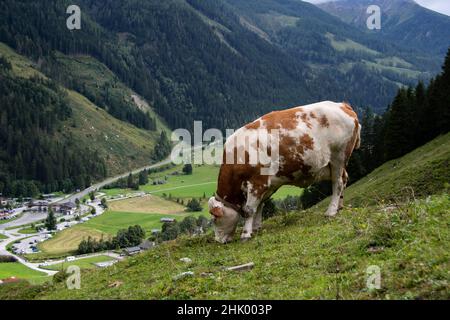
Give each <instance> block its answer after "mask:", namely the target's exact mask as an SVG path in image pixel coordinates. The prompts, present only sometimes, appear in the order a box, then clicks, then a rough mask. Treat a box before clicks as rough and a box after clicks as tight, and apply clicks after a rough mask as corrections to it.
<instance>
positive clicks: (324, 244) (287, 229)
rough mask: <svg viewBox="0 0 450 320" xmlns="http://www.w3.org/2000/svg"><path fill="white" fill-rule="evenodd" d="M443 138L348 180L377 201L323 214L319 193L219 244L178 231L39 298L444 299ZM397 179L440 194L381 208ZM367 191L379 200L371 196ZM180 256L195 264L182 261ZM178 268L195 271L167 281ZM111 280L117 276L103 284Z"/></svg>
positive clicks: (447, 237)
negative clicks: (313, 205) (74, 285)
mask: <svg viewBox="0 0 450 320" xmlns="http://www.w3.org/2000/svg"><path fill="white" fill-rule="evenodd" d="M449 137H450V135H446V136H444V137H440V138H438V139H436V140H434V141H433V142H431V143H430V144H428V145H426V146H424V147H422V148H419V149H418V150H416V151H414V152H412V153H410V154H408V155H406V156H405V157H403V158H402V159H399V160H396V161H393V162H389V163H387V164H384V165H383V166H381V167H380V168H378V169H377V170H376V171H374V172H373V173H372V174H371V175H369V176H368V177H367V178H365V179H364V180H362V181H360V182H359V183H356V184H354V185H352V186H350V187H349V188H348V190H347V195H348V201H350V202H351V203H352V204H353V205H355V204H357V203H360V204H363V203H362V201H361V200H362V197H368V198H369V200H368V204H370V203H371V202H372V203H375V205H371V206H365V205H362V206H360V207H357V208H351V207H346V209H345V210H343V211H342V212H341V213H340V214H339V215H338V216H337V217H336V218H334V219H329V218H326V217H324V216H323V210H322V209H321V208H322V207H324V206H325V205H326V204H327V201H328V200H326V201H325V202H324V204H321V205H319V209H311V210H308V211H305V212H300V213H291V214H287V215H283V216H278V217H275V218H273V219H270V220H268V221H266V222H265V224H264V229H263V231H262V232H261V233H260V234H258V235H257V236H256V237H255V238H254V239H252V240H251V241H250V242H248V243H244V244H242V243H240V242H239V241H237V240H236V241H234V242H232V243H230V244H228V245H220V244H217V243H215V242H214V241H213V240H212V237H211V235H208V236H204V237H199V238H194V239H180V240H178V241H175V242H171V243H167V244H165V245H162V246H160V247H158V248H156V249H154V250H152V251H150V252H147V253H145V254H142V255H138V256H135V257H132V258H129V259H127V260H126V261H124V262H119V263H118V264H116V265H115V266H113V267H111V268H108V269H107V270H99V271H95V272H90V273H84V274H83V278H82V279H83V286H82V288H81V290H76V292H74V291H69V290H66V289H65V288H64V287H63V286H56V287H50V288H47V289H45V291H44V292H43V293H41V294H40V295H39V296H38V298H44V299H49V298H51V299H74V298H75V299H78V298H81V299H96V298H122V299H131V298H137V299H149V298H150V299H151V298H156V299H162V298H169V299H181V298H188V299H191V298H192V299H199V298H206V299H220V298H231V299H235V298H243V299H258V298H259V299H262V298H269V299H320V298H329V299H334V298H348V299H361V298H380V299H392V298H401V299H408V298H444V299H449V298H450V290H449V289H448V285H449V281H450V277H449V272H448V270H449V268H450V265H449V261H450V255H449V252H448V245H449V243H450V234H449V230H450V229H449V225H450V215H449V213H450V212H449V207H450V198H449V196H448V194H443V193H442V192H444V190H445V187H444V183H443V181H445V180H446V181H448V180H449V176H448V170H444V171H442V167H443V166H444V164H445V163H446V162H448V160H449V153H448V150H449V148H450V143H449ZM394 163H397V167H395V168H394V167H393V164H394ZM446 167H447V166H445V168H446ZM425 178H426V179H425ZM403 186H413V187H415V188H417V192H416V195H421V196H425V195H426V194H428V193H436V194H437V195H435V196H431V197H426V198H423V199H422V200H415V201H410V202H405V203H403V204H398V205H397V206H396V207H393V208H388V209H386V207H387V204H392V202H391V201H390V200H389V199H392V198H396V197H397V196H398V192H399V191H401V190H402V188H403ZM371 193H376V194H377V196H378V197H379V198H380V199H385V200H384V201H382V200H380V201H379V202H375V201H374V200H371V199H370V198H371V196H370V195H371ZM182 257H190V258H191V259H192V260H193V263H192V264H191V265H186V264H185V263H182V262H180V261H179V259H180V258H182ZM250 261H252V262H254V263H255V267H254V269H253V270H251V271H249V272H243V273H233V272H227V271H225V270H224V269H223V267H226V266H234V265H237V264H241V263H247V262H250ZM371 265H377V266H379V267H380V270H381V289H380V290H376V291H369V290H368V289H367V288H366V285H365V284H366V280H367V275H366V270H367V268H368V267H369V266H371ZM184 271H193V272H194V273H195V274H194V276H193V277H188V278H184V279H181V280H177V281H175V280H173V277H174V276H176V275H177V274H179V273H181V272H184ZM202 272H207V273H212V274H211V275H206V276H204V275H203V276H202V275H201V274H202ZM115 281H121V282H123V284H122V285H121V286H119V287H117V288H110V287H109V284H111V283H112V282H115ZM23 294H25V295H27V294H29V291H25V292H24V293H23Z"/></svg>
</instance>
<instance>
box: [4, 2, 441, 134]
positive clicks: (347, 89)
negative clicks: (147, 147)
mask: <svg viewBox="0 0 450 320" xmlns="http://www.w3.org/2000/svg"><path fill="white" fill-rule="evenodd" d="M69 4H70V2H69V1H66V0H52V1H49V2H46V3H45V4H44V3H43V2H42V1H36V0H34V1H23V0H22V1H14V2H2V3H1V4H0V30H1V31H2V32H0V41H3V42H5V43H7V44H8V45H10V46H11V47H13V48H14V49H16V50H17V51H18V52H19V53H21V54H24V55H26V56H28V57H30V58H32V59H33V60H34V61H36V62H38V61H39V62H40V63H39V65H40V66H41V68H42V71H43V72H44V73H45V74H47V75H49V76H51V77H52V78H55V79H59V81H61V82H62V83H63V84H64V85H66V86H67V87H69V88H71V89H74V90H76V91H78V92H80V93H82V94H86V95H87V96H88V97H89V99H90V100H91V101H94V102H95V103H97V104H98V105H99V106H100V107H102V108H105V110H107V111H108V112H109V113H111V114H112V115H114V116H116V117H118V118H119V119H121V120H126V121H129V122H130V121H131V122H132V123H133V119H136V118H137V119H138V120H134V124H135V125H140V126H142V124H141V122H142V121H141V119H142V114H141V113H137V114H136V115H135V113H136V111H135V110H129V111H127V112H126V113H125V114H120V113H119V112H118V110H120V109H122V108H126V109H129V108H127V106H126V105H125V106H122V105H120V104H119V103H115V104H114V105H113V106H111V103H110V102H109V101H108V100H107V99H106V98H105V97H104V96H105V95H106V92H107V90H106V89H103V90H102V91H101V92H100V94H97V96H96V97H91V95H90V94H88V93H86V92H85V91H84V88H83V84H82V83H79V82H80V80H79V79H78V78H77V77H66V74H68V72H67V71H66V70H65V67H64V66H61V64H60V63H59V61H58V59H57V54H56V52H61V53H63V54H64V55H67V56H77V55H84V56H91V57H93V58H95V59H97V60H98V61H99V62H101V63H103V64H104V65H105V66H107V67H108V68H109V69H110V70H111V71H112V72H113V73H114V74H115V75H116V76H117V78H118V79H119V80H120V81H121V82H123V83H124V84H125V85H127V86H128V87H130V88H132V89H133V90H134V91H136V92H137V93H138V94H140V95H141V96H142V97H144V98H145V99H146V100H147V101H148V102H149V104H150V105H151V106H152V107H153V109H154V110H155V111H156V112H157V113H158V114H159V115H160V116H161V117H163V118H164V119H165V120H166V122H167V123H168V125H169V126H170V127H171V128H178V127H185V128H190V127H191V126H192V122H193V120H202V121H203V122H204V126H207V127H218V128H227V127H237V126H240V125H242V124H243V123H244V122H246V121H248V120H250V119H252V118H254V117H256V116H258V115H261V114H263V113H266V112H268V111H270V110H273V109H274V108H275V109H276V108H285V107H288V106H292V105H298V104H305V103H309V102H314V101H318V100H324V99H332V100H348V101H349V102H350V103H352V104H354V105H361V106H362V105H364V106H370V107H372V108H374V109H375V110H376V111H378V112H382V111H383V110H384V109H385V108H386V106H387V104H388V102H389V101H390V99H391V98H392V96H394V95H395V92H396V90H397V88H398V87H399V86H401V85H405V84H413V83H415V82H416V81H417V80H418V79H423V80H427V79H429V78H430V77H431V76H432V75H434V74H435V73H436V72H437V71H438V70H439V64H438V63H436V61H434V59H430V57H429V56H427V55H424V54H421V52H419V51H413V50H410V49H408V50H404V49H402V48H401V47H398V46H396V45H395V44H393V43H388V42H386V41H372V39H370V37H368V36H367V35H366V34H365V33H364V32H362V31H360V30H357V29H356V28H354V27H352V26H349V25H347V24H346V23H343V22H342V21H340V20H339V19H337V18H335V17H333V16H331V15H329V14H327V13H325V12H323V11H322V10H320V9H318V8H317V7H315V6H313V5H311V4H309V3H304V2H302V1H298V0H283V1H281V0H263V1H255V0H249V1H235V0H214V1H199V0H167V1H164V2H161V1H156V0H144V1H140V0H139V1H138V0H128V1H113V0H106V1H99V0H82V1H79V5H80V7H81V10H82V12H83V17H84V18H83V19H84V20H83V25H82V28H81V30H76V31H70V32H69V31H68V30H67V29H65V18H66V16H67V15H65V8H66V7H67V6H68V5H69ZM43 17H45V19H46V23H45V24H42V19H43ZM22 21H27V24H26V25H25V24H23V23H22ZM74 79H75V80H74ZM368 87H370V88H371V90H370V91H368V90H367V89H366V88H368ZM106 106H108V108H107V107H106ZM217 114H220V115H224V116H222V117H217Z"/></svg>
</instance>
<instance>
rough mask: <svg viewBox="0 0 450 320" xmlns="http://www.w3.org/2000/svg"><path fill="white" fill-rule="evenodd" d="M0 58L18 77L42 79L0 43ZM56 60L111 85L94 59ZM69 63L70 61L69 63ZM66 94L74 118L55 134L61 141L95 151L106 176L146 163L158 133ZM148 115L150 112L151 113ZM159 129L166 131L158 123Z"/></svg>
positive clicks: (30, 64) (124, 90)
mask: <svg viewBox="0 0 450 320" xmlns="http://www.w3.org/2000/svg"><path fill="white" fill-rule="evenodd" d="M0 55H3V56H5V57H6V58H7V59H8V60H9V61H10V62H11V64H12V66H13V71H14V73H15V74H16V75H17V76H18V77H25V78H28V77H31V76H36V75H37V76H41V77H44V75H43V74H42V73H40V72H39V71H38V69H37V68H36V66H35V65H34V63H33V62H31V61H30V60H28V59H27V58H25V57H23V56H21V55H18V54H17V53H15V52H14V51H13V50H12V49H11V48H9V47H8V46H6V45H5V44H3V43H0ZM59 58H60V59H64V63H65V64H67V67H68V68H69V69H71V70H73V72H76V71H77V72H78V73H80V76H84V77H88V76H87V75H89V77H90V78H89V77H88V79H91V78H93V79H107V80H110V81H112V80H111V79H112V78H113V77H114V75H113V74H112V73H111V71H109V70H108V69H106V67H105V66H104V65H102V64H100V63H99V62H98V61H96V60H95V59H93V58H89V57H78V58H75V57H73V58H69V57H66V56H62V55H61V56H59ZM71 59H73V61H72V62H71V63H70V61H71ZM114 92H115V93H116V94H119V93H122V94H123V95H124V96H130V95H131V94H132V91H131V90H130V89H128V88H126V87H125V86H124V85H122V84H120V83H118V84H117V89H116V90H115V91H114ZM67 93H68V103H69V104H70V105H71V106H72V109H73V117H72V118H71V119H69V120H68V121H66V122H65V123H64V124H63V127H62V128H61V130H60V132H59V133H58V134H59V135H60V136H61V137H65V138H67V139H71V140H73V141H74V142H75V143H77V144H80V145H84V146H89V147H90V148H95V149H96V150H98V152H99V153H100V154H101V155H102V156H103V157H104V158H105V159H106V162H107V165H108V174H109V175H115V174H118V173H123V172H124V171H127V170H131V169H135V168H138V167H141V166H144V165H146V164H148V163H149V161H150V154H151V150H152V149H153V147H154V145H155V141H156V138H157V137H158V136H159V133H157V132H151V131H147V130H142V129H138V128H136V127H134V126H133V125H131V124H129V123H127V122H124V121H120V120H117V119H116V118H114V117H112V116H111V115H109V114H108V113H107V112H106V111H104V110H102V109H100V108H97V106H95V105H94V104H93V103H91V102H90V101H89V100H88V99H86V98H85V97H84V96H82V95H80V94H78V93H77V92H74V91H71V90H67ZM149 111H150V112H152V110H151V109H149ZM152 114H153V113H152ZM153 115H154V114H153ZM158 127H159V128H160V129H161V128H164V129H165V130H167V129H166V127H165V126H164V124H163V123H162V122H161V121H160V120H158Z"/></svg>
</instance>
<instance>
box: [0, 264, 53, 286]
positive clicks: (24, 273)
mask: <svg viewBox="0 0 450 320" xmlns="http://www.w3.org/2000/svg"><path fill="white" fill-rule="evenodd" d="M11 277H16V278H18V279H25V280H30V281H32V282H35V283H40V282H43V281H45V280H46V279H48V276H47V275H46V274H45V273H43V272H39V271H35V270H32V269H30V268H28V267H26V266H24V265H23V264H21V263H19V262H8V263H0V279H6V278H11Z"/></svg>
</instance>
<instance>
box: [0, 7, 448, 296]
mask: <svg viewBox="0 0 450 320" xmlns="http://www.w3.org/2000/svg"><path fill="white" fill-rule="evenodd" d="M356 2H357V3H356ZM373 2H374V3H375V4H376V5H378V6H379V7H380V8H381V11H382V29H380V30H375V31H374V30H368V29H367V26H366V19H367V12H366V7H367V6H368V5H369V4H372V2H371V1H369V0H367V1H366V0H364V1H356V0H340V1H338V2H334V1H333V2H326V3H321V4H317V5H314V4H312V3H308V2H304V1H299V0H283V1H281V0H246V1H242V0H215V1H203V0H166V1H156V0H126V1H116V0H102V1H99V0H79V1H78V4H77V6H79V8H80V10H81V12H82V16H81V17H82V28H81V29H73V30H72V29H71V30H68V29H67V28H66V27H67V25H66V18H67V15H66V8H67V6H68V5H70V4H71V3H70V1H69V0H53V1H48V2H45V3H44V2H42V1H38V0H15V1H6V2H5V1H3V2H0V300H9V299H25V300H57V299H62V300H72V299H80V300H96V299H99V300H100V299H101V300H107V299H112V300H116V299H117V300H119V299H124V300H129V299H136V300H141V299H142V300H159V299H164V300H197V299H206V300H221V299H232V300H238V299H248V300H268V299H269V300H270V299H282V300H298V299H312V300H324V299H325V300H331V299H336V300H341V299H351V300H354V299H358V300H378V299H380V300H391V299H400V300H416V299H431V300H438V299H443V300H448V299H450V290H449V282H450V278H449V270H450V264H449V261H450V256H449V251H448V247H449V244H450V233H449V228H448V226H449V225H450V220H449V219H450V211H449V208H450V203H449V202H450V198H449V192H450V189H449V188H450V175H449V173H450V171H449V170H448V166H449V161H450V133H449V132H448V128H449V127H450V108H449V106H450V48H449V46H450V33H449V32H448V30H450V17H448V16H445V15H442V14H439V13H437V12H434V11H431V10H428V9H425V8H423V7H421V6H419V5H418V4H416V3H415V2H414V1H412V0H374V1H373ZM43 19H45V21H43ZM320 101H327V102H324V104H319V105H321V106H323V108H324V110H325V111H324V113H323V115H324V117H325V118H322V117H317V116H316V115H317V113H315V112H314V113H313V112H311V113H303V112H304V111H303V110H304V108H299V109H296V110H300V111H295V112H293V113H289V112H290V111H287V112H288V113H285V112H284V111H280V110H282V109H288V108H291V107H295V106H305V105H308V104H311V103H316V102H320ZM331 101H335V102H338V103H339V104H338V103H335V104H333V103H332V102H331ZM340 102H342V103H340ZM316 107H317V106H316ZM319 111H320V110H319ZM342 111H343V112H342ZM269 113H270V114H269ZM286 114H289V119H286V118H283V117H286ZM336 114H337V115H338V116H336V117H334V116H332V115H336ZM263 115H266V116H263ZM327 115H328V116H330V117H328V118H327ZM348 116H350V117H351V118H352V119H351V124H352V127H351V129H348V130H347V129H344V127H343V126H340V124H342V123H345V121H346V120H348ZM344 117H345V118H344ZM291 118H292V119H291ZM254 119H259V120H258V121H255V123H254V124H255V125H257V127H261V128H268V127H270V126H272V125H273V126H274V128H277V129H280V130H282V131H283V134H284V135H286V136H289V135H290V134H291V130H292V132H293V133H294V134H291V135H290V136H289V139H285V140H282V141H283V145H282V146H280V149H283V150H282V151H283V152H281V154H282V156H281V158H278V159H277V160H276V161H277V164H278V165H280V167H279V168H282V169H283V168H285V167H286V166H288V167H289V169H290V166H291V165H292V168H293V169H292V174H291V173H289V175H291V177H288V176H283V174H285V173H282V172H281V171H278V173H280V175H278V173H277V174H276V175H274V176H273V177H272V178H273V179H274V180H270V179H267V181H265V180H264V179H259V178H261V176H258V174H257V173H256V169H255V168H254V165H253V164H251V166H252V167H253V168H252V167H250V166H244V167H242V168H245V170H247V171H245V172H241V170H242V168H236V167H233V168H232V169H233V170H231V169H230V167H225V168H224V170H230V171H222V173H224V172H225V175H220V179H219V181H218V177H219V170H220V168H221V166H220V165H211V164H206V163H203V164H197V162H194V163H195V164H186V163H183V164H180V162H178V161H177V160H180V159H179V158H176V159H175V155H172V154H171V153H172V152H173V150H174V145H175V144H177V143H178V142H177V141H176V139H174V137H172V133H173V132H175V133H177V132H179V131H178V130H177V129H182V130H183V132H185V133H188V132H189V133H190V134H193V136H194V137H195V138H198V136H197V132H196V126H197V125H198V123H196V121H200V123H201V127H202V130H203V132H201V136H200V139H199V140H200V141H202V142H201V143H199V144H197V145H195V146H194V147H193V150H191V151H190V152H192V153H189V154H183V155H182V156H183V157H190V158H191V159H197V158H196V154H195V153H196V152H200V151H205V150H206V151H209V150H207V149H208V148H209V147H215V146H216V144H217V145H220V147H219V148H218V149H215V152H216V153H215V155H217V153H219V154H222V153H223V148H222V141H219V138H217V137H215V138H214V141H213V140H211V141H208V138H207V136H208V134H206V133H205V132H206V130H208V129H213V130H215V132H216V133H217V132H219V131H220V132H221V134H222V135H223V134H224V133H225V132H227V131H228V129H233V130H236V129H238V128H241V127H242V126H244V125H245V124H246V123H250V122H251V121H254ZM270 119H272V120H273V119H275V120H274V121H275V124H272V123H270V122H271V121H272V120H270ZM311 119H313V120H311ZM314 119H315V120H314ZM341 121H342V122H341ZM349 123H350V122H349ZM358 125H359V126H358ZM316 126H317V127H316ZM303 127H304V128H303ZM197 128H198V127H197ZM299 128H302V129H301V130H303V132H301V134H300V135H296V134H298V132H297V131H300V129H299ZM360 128H362V129H361V130H360ZM253 129H255V128H253V127H252V125H249V126H246V127H245V129H243V131H245V130H253ZM296 130H297V131H296ZM333 130H335V131H333ZM347 131H348V132H347ZM245 132H247V131H245ZM204 133H205V135H203V134H204ZM345 134H348V137H350V138H349V140H348V142H346V143H345V144H344V143H343V139H344V136H345ZM223 136H225V135H223ZM205 137H206V138H205ZM336 137H341V138H340V140H339V141H338V140H337V139H336ZM220 139H222V138H220ZM258 139H259V137H258ZM333 139H336V140H333ZM345 139H347V138H345ZM181 140H183V143H187V140H185V139H184V137H181V136H180V142H181ZM194 140H196V141H197V140H198V139H194ZM330 141H334V142H332V143H331V142H330ZM260 142H261V140H257V145H259V143H260ZM280 149H279V150H278V151H280ZM339 150H340V151H339ZM338 151H339V154H338ZM291 152H292V153H295V154H293V157H292V159H293V162H294V163H292V164H291V163H288V162H287V160H286V159H288V158H289V157H288V156H287V155H288V154H289V153H291ZM270 153H271V154H272V153H273V149H271V150H270ZM344 153H345V154H344ZM210 155H212V154H210ZM178 156H179V157H181V155H178ZM178 156H177V157H178ZM350 156H351V157H350ZM184 159H186V158H184ZM338 164H339V165H338ZM236 165H237V164H236ZM239 165H241V164H239ZM336 167H339V170H341V169H345V171H344V172H343V173H342V172H341V171H340V172H338V173H339V174H336V173H337V172H336V171H334V170H336ZM294 169H295V170H297V171H295V170H294ZM327 170H328V171H327ZM294 171H295V172H294ZM327 172H329V173H327ZM346 172H347V174H348V181H347V177H346ZM323 173H325V174H326V176H325V175H324V174H323ZM227 174H230V176H229V177H228V176H227ZM328 175H329V177H328ZM294 177H295V179H304V180H298V181H297V183H298V182H299V181H308V183H310V182H311V183H312V184H311V185H309V186H307V187H304V188H303V189H301V188H298V187H294V186H290V185H284V186H283V187H281V188H280V189H279V190H278V191H277V192H276V193H274V194H273V196H272V197H271V199H265V198H264V195H265V194H264V191H260V190H269V191H270V188H271V187H272V186H273V185H272V184H271V183H272V182H273V181H275V183H276V181H282V182H283V183H284V182H286V181H290V182H291V183H292V181H293V180H289V179H291V178H292V179H294ZM322 178H330V179H331V180H332V181H331V182H330V181H320V180H321V179H322ZM277 179H280V180H277ZM285 179H286V180H285ZM324 180H325V179H324ZM236 181H237V182H236ZM340 184H342V185H340ZM302 185H303V184H302ZM331 185H333V187H331ZM224 186H225V187H224ZM265 188H267V189H265ZM339 188H345V191H344V193H343V194H342V191H341V190H340V189H339ZM216 190H222V191H223V190H226V191H224V192H223V193H224V195H220V196H219V195H217V196H216V199H211V200H210V201H209V202H208V200H209V199H210V197H212V196H213V195H214V194H215V192H216ZM251 190H253V193H252V194H251V193H249V192H251ZM255 190H256V191H255ZM222 191H218V192H219V193H222ZM240 192H242V193H240ZM332 193H333V197H334V203H333V205H334V209H336V210H337V208H338V206H340V203H339V201H340V200H339V199H341V198H343V201H344V204H343V207H342V209H340V210H338V211H339V212H338V213H337V215H336V216H333V215H334V213H336V210H331V211H330V212H331V214H330V216H332V217H328V216H325V215H324V213H325V210H326V209H327V207H328V205H329V203H330V195H331V194H332ZM338 193H341V194H338ZM252 196H253V198H254V199H253V198H252ZM339 196H341V198H339ZM220 197H222V198H220ZM230 199H231V200H230ZM260 200H261V201H264V206H263V207H261V206H258V203H259V202H258V201H260ZM338 200H339V201H338ZM227 201H228V202H227ZM252 201H253V207H252V203H251V202H252ZM235 202H236V203H235ZM249 203H250V204H249ZM338 203H339V204H338ZM221 204H223V206H221ZM225 207H226V208H225ZM331 207H333V206H331ZM227 209H228V210H227ZM259 209H261V217H262V228H261V229H259V226H260V222H259V221H256V220H258V219H257V218H255V220H254V221H252V220H251V219H252V216H251V213H252V212H253V213H255V212H258V210H259ZM239 210H241V212H240V213H241V214H240V215H239V214H238V213H237V212H233V211H239ZM246 210H250V219H248V218H247V217H245V214H244V213H243V212H244V211H245V212H246ZM251 210H253V211H251ZM233 213H234V214H235V215H234V216H233ZM247 213H248V212H247ZM231 218H233V219H231ZM230 221H231V222H230ZM233 223H235V224H234V225H233ZM227 224H229V226H232V227H233V229H232V230H233V231H234V230H235V229H236V230H235V231H236V232H235V234H234V238H233V237H232V236H231V235H230V236H229V237H228V235H226V237H223V238H221V235H220V232H221V228H222V229H223V228H224V226H225V225H227ZM229 230H231V227H230V228H229ZM229 230H228V231H226V232H225V233H227V232H229ZM222 231H223V230H222ZM240 233H242V235H243V238H241V239H239V234H240ZM247 236H251V238H248V237H247ZM221 239H224V241H225V242H227V241H228V240H229V242H228V243H226V244H219V243H218V242H217V241H218V240H221ZM70 266H73V267H77V268H79V270H80V272H81V273H80V277H81V278H80V279H81V287H80V288H79V289H77V290H70V288H69V287H68V286H69V285H68V283H67V282H66V280H67V279H69V276H70V274H69V273H68V271H67V270H68V267H70ZM77 268H75V269H76V270H78V269H77ZM371 270H372V271H373V270H376V271H377V272H378V274H379V276H380V278H379V280H380V283H378V284H377V286H376V288H375V289H374V288H373V287H371V285H370V284H369V282H368V281H369V280H368V279H369V278H370V275H371V273H370V272H372V271H371Z"/></svg>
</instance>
